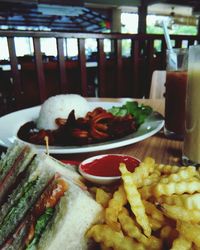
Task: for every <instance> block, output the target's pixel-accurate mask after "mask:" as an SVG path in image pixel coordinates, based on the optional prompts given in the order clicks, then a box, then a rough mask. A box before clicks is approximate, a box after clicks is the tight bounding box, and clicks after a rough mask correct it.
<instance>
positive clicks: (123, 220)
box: [118, 209, 162, 250]
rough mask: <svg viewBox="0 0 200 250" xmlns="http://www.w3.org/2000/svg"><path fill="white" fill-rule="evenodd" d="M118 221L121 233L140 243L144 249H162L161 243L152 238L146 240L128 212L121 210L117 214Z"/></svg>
mask: <svg viewBox="0 0 200 250" xmlns="http://www.w3.org/2000/svg"><path fill="white" fill-rule="evenodd" d="M118 218H119V221H120V224H121V227H122V229H123V231H124V232H125V233H126V234H127V235H128V236H129V237H132V238H134V239H136V240H137V241H138V242H140V243H142V244H143V245H144V246H145V247H150V249H156V250H158V249H162V241H161V240H160V239H158V238H156V237H154V236H150V237H149V238H147V237H146V236H145V235H144V234H143V233H142V232H141V231H140V229H139V227H138V226H137V225H136V223H135V221H134V219H133V218H132V217H130V215H129V213H128V211H127V210H126V209H123V210H122V211H121V212H120V213H119V216H118Z"/></svg>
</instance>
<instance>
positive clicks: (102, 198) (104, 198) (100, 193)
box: [96, 188, 112, 207]
mask: <svg viewBox="0 0 200 250" xmlns="http://www.w3.org/2000/svg"><path fill="white" fill-rule="evenodd" d="M111 197H112V195H111V193H107V192H105V191H104V190H103V189H101V188H97V190H96V201H97V202H98V203H99V204H101V205H102V206H103V207H107V206H108V202H109V201H110V199H111Z"/></svg>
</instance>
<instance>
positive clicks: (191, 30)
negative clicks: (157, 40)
mask: <svg viewBox="0 0 200 250" xmlns="http://www.w3.org/2000/svg"><path fill="white" fill-rule="evenodd" d="M169 33H170V34H174V35H196V34H197V27H195V26H188V25H173V26H172V29H171V30H169ZM147 34H163V28H162V27H156V26H147Z"/></svg>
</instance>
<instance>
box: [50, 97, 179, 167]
mask: <svg viewBox="0 0 200 250" xmlns="http://www.w3.org/2000/svg"><path fill="white" fill-rule="evenodd" d="M89 99H90V101H118V100H119V101H124V102H125V101H126V100H127V98H117V99H112V98H89ZM129 100H130V99H129ZM136 100H137V101H138V102H141V103H144V104H147V105H150V106H151V107H152V108H153V109H154V110H155V111H158V112H159V113H161V114H162V115H164V99H136ZM182 143H183V142H182V141H178V140H172V139H168V138H166V137H165V135H164V133H163V130H161V131H160V132H158V133H157V134H155V135H154V136H152V137H150V138H148V139H145V140H143V141H140V142H137V143H135V144H132V145H129V146H125V147H120V148H115V149H111V150H105V151H96V152H91V153H80V154H70V155H53V156H54V157H56V158H58V159H66V160H73V161H82V160H84V159H86V158H88V157H91V156H94V155H99V154H105V153H113V154H127V155H131V156H134V157H137V158H138V159H140V160H143V159H144V158H145V157H147V156H150V157H153V158H154V159H155V160H156V162H157V163H163V164H170V165H181V155H182Z"/></svg>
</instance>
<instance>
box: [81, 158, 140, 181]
mask: <svg viewBox="0 0 200 250" xmlns="http://www.w3.org/2000/svg"><path fill="white" fill-rule="evenodd" d="M120 163H125V164H126V167H127V169H128V170H129V171H130V172H133V171H134V169H135V168H136V167H137V166H138V165H139V164H140V160H138V159H137V158H135V157H133V156H129V155H123V154H105V155H97V156H93V157H90V158H88V159H86V160H84V161H83V162H81V163H80V164H79V172H80V174H81V175H82V176H83V177H84V178H85V179H86V180H88V181H90V182H93V183H95V184H101V185H108V184H111V183H113V182H115V181H117V180H119V179H120V178H121V173H120V171H119V164H120Z"/></svg>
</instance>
